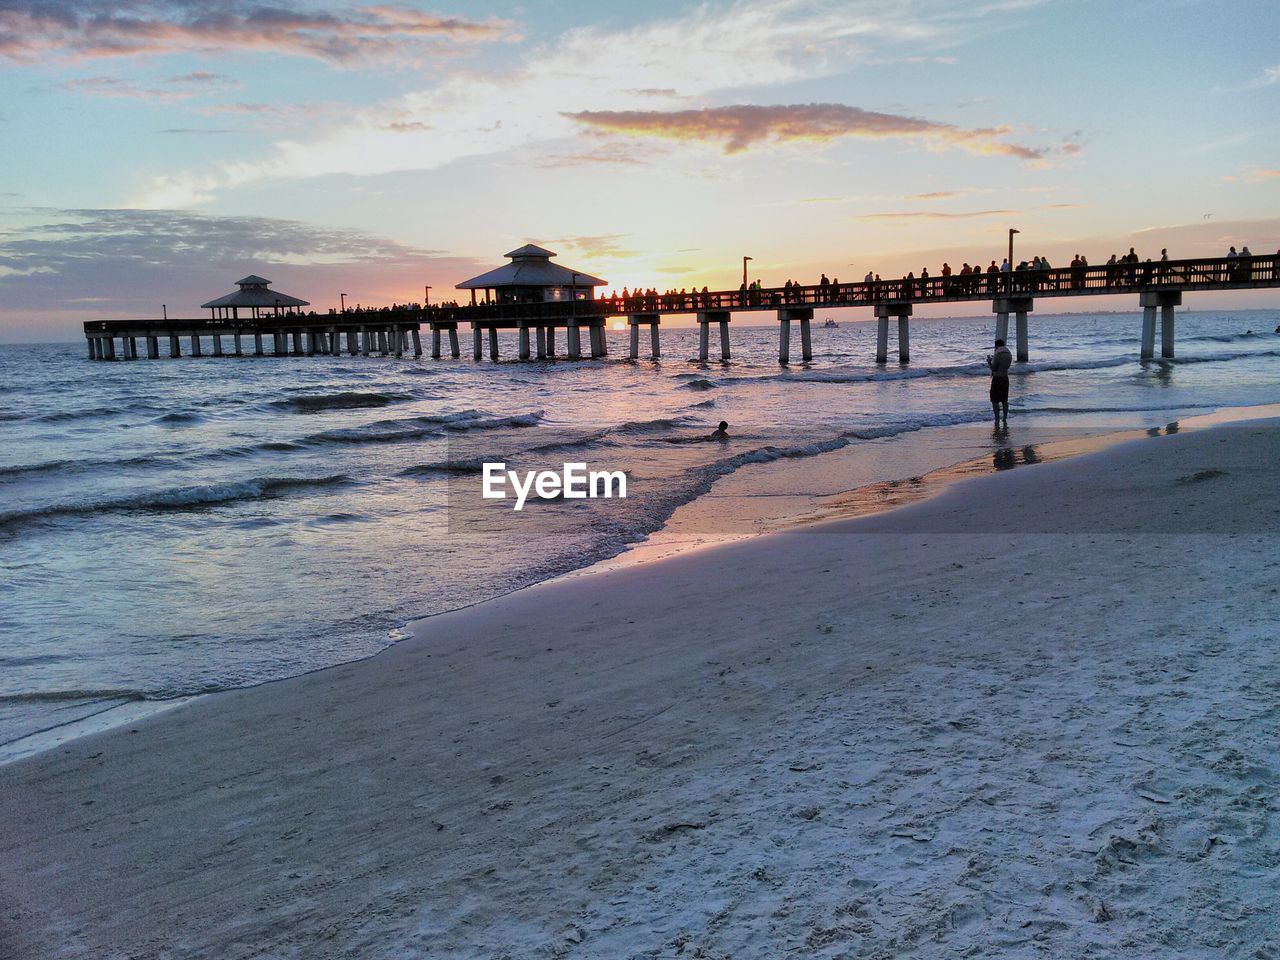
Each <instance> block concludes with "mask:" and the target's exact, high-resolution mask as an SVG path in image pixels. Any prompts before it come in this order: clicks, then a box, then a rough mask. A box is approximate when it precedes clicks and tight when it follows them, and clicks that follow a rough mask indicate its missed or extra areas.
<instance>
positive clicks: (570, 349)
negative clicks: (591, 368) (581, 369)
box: [565, 319, 582, 360]
mask: <svg viewBox="0 0 1280 960" xmlns="http://www.w3.org/2000/svg"><path fill="white" fill-rule="evenodd" d="M565 341H566V346H565V352H566V354H567V355H568V357H569V359H570V360H581V359H582V331H581V330H580V329H578V321H577V320H576V319H574V320H570V321H569V326H568V329H567V330H566V331H565Z"/></svg>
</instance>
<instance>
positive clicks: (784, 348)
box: [778, 307, 813, 364]
mask: <svg viewBox="0 0 1280 960" xmlns="http://www.w3.org/2000/svg"><path fill="white" fill-rule="evenodd" d="M793 320H795V321H797V322H799V324H800V355H801V357H802V358H803V360H804V362H805V363H808V362H809V361H810V360H812V359H813V340H812V335H811V333H810V329H809V325H810V323H811V322H812V321H813V310H812V309H811V308H809V307H784V308H783V309H781V310H779V311H778V362H779V363H782V364H786V363H790V362H791V322H792V321H793Z"/></svg>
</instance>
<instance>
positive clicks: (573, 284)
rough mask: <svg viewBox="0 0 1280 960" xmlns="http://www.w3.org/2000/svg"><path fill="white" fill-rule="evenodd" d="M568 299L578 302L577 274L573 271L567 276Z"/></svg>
mask: <svg viewBox="0 0 1280 960" xmlns="http://www.w3.org/2000/svg"><path fill="white" fill-rule="evenodd" d="M569 299H570V300H572V301H573V302H574V303H577V302H578V274H577V273H574V274H573V275H572V276H571V277H570V278H569Z"/></svg>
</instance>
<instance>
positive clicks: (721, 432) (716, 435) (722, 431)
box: [707, 420, 729, 440]
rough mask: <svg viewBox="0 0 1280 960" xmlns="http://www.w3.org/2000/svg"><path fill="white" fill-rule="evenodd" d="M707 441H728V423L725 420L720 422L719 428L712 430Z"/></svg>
mask: <svg viewBox="0 0 1280 960" xmlns="http://www.w3.org/2000/svg"><path fill="white" fill-rule="evenodd" d="M707 439H708V440H728V439H729V422H728V421H727V420H721V421H720V426H718V427H716V428H715V429H714V430H712V431H711V435H710V436H709V437H707Z"/></svg>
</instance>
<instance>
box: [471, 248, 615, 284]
mask: <svg viewBox="0 0 1280 960" xmlns="http://www.w3.org/2000/svg"><path fill="white" fill-rule="evenodd" d="M507 256H508V257H510V258H511V262H510V263H508V264H507V265H506V266H502V267H498V268H496V269H494V270H490V271H489V272H488V273H482V274H480V276H478V277H472V278H471V279H470V280H464V281H462V283H460V284H458V285H457V287H456V289H458V290H483V289H486V288H494V287H570V286H572V287H603V286H605V285H607V283H608V281H606V280H601V279H600V278H599V277H593V276H591V274H589V273H583V272H582V271H580V270H570V269H569V268H568V267H562V266H560V264H558V263H552V262H551V258H552V257H554V256H555V254H554V253H552V252H551V251H550V250H547V249H546V248H545V247H539V246H538V245H537V244H533V243H526V244H525V245H524V246H523V247H519V248H517V249H515V250H512V251H511V252H510V253H508V254H507Z"/></svg>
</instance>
